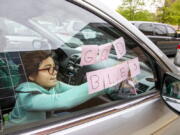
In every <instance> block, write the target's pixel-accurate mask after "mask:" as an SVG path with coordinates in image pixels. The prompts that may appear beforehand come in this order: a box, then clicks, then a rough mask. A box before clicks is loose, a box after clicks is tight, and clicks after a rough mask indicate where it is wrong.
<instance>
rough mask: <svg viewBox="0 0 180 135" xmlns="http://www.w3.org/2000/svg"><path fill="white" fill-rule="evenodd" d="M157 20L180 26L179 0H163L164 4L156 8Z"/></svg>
mask: <svg viewBox="0 0 180 135" xmlns="http://www.w3.org/2000/svg"><path fill="white" fill-rule="evenodd" d="M157 20H158V21H160V22H162V23H169V24H173V25H178V26H180V0H165V4H164V6H163V7H161V8H159V9H158V12H157Z"/></svg>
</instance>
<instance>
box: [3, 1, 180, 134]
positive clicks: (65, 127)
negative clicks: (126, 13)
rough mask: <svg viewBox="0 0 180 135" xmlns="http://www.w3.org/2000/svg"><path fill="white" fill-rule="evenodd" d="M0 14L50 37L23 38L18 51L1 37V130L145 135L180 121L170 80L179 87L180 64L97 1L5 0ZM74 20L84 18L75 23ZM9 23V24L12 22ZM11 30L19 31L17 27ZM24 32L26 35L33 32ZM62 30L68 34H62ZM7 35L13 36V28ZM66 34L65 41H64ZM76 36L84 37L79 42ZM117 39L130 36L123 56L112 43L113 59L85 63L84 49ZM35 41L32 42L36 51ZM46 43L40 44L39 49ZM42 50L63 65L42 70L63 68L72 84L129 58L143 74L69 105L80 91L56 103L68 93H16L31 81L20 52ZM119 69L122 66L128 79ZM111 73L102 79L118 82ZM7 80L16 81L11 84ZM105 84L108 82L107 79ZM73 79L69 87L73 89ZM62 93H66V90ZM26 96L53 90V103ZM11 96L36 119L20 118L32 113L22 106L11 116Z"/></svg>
mask: <svg viewBox="0 0 180 135" xmlns="http://www.w3.org/2000/svg"><path fill="white" fill-rule="evenodd" d="M0 17H1V18H3V19H7V20H9V21H12V22H14V23H17V24H18V25H22V26H25V27H26V28H28V29H31V31H33V32H35V33H38V35H40V37H43V40H44V41H47V43H43V42H39V40H36V41H35V42H33V43H32V42H24V40H18V41H19V42H20V44H19V46H20V45H21V44H23V46H21V47H17V49H15V48H14V50H13V51H12V50H11V48H5V49H4V47H5V46H6V44H5V43H3V42H0V43H1V44H0V47H1V49H0V62H1V64H3V66H1V65H0V71H2V72H0V73H1V74H3V73H4V71H7V73H6V74H5V73H4V74H3V75H4V76H2V77H0V134H5V135H6V134H13V135H15V134H54V135H55V134H56V135H100V134H102V135H119V134H122V135H129V134H136V135H140V134H156V133H157V134H158V133H159V132H160V131H162V130H163V129H164V127H166V126H170V125H171V123H172V122H176V123H177V124H180V121H179V120H178V115H177V114H176V113H178V112H179V111H178V107H179V105H178V104H177V102H175V101H178V100H176V99H172V98H174V97H172V96H174V93H175V94H176V98H178V96H177V95H178V92H177V91H178V89H177V88H178V87H171V85H172V86H178V84H179V81H180V78H178V77H179V75H178V70H177V68H176V67H175V65H174V64H173V63H172V62H171V61H170V60H169V59H168V57H167V56H166V55H165V54H164V53H163V52H162V51H161V50H160V49H159V48H158V47H157V46H156V45H155V44H154V43H153V42H152V41H151V40H150V39H148V38H147V36H145V35H144V34H143V33H142V32H140V31H139V30H138V29H137V28H136V27H135V26H134V25H132V24H131V23H130V22H129V21H128V20H126V19H125V18H124V17H122V16H121V15H119V14H118V13H116V12H114V11H112V10H111V9H109V8H107V7H106V6H104V5H103V4H102V3H101V2H99V1H98V0H68V1H67V0H59V1H58V0H26V1H25V0H16V1H12V0H1V1H0ZM74 20H75V21H76V22H78V24H77V23H74ZM68 22H69V24H71V23H72V22H73V25H69V27H70V28H68V29H69V30H67V29H63V26H65V24H66V25H67V23H68ZM79 22H82V23H83V26H82V27H81V26H79ZM3 28H4V29H5V30H6V29H8V27H3ZM18 28H19V27H18ZM10 29H12V30H13V29H14V27H13V28H10ZM21 33H22V34H23V35H24V36H25V35H26V33H23V32H21ZM62 33H65V35H64V36H62V35H63V34H62ZM4 35H5V36H7V34H6V33H4ZM35 37H36V36H35ZM120 37H121V38H120ZM64 38H66V39H65V40H63V39H64ZM75 38H76V39H77V40H76V41H75V42H72V40H73V41H74V39H75ZM21 39H23V36H21ZM117 39H124V42H125V47H124V51H125V54H124V55H123V56H122V57H120V58H118V57H117V54H116V52H114V50H115V49H114V48H115V47H113V46H112V51H111V52H110V54H109V56H108V57H107V59H106V60H104V61H98V62H97V63H95V64H91V65H86V66H81V65H80V62H81V60H82V58H81V56H82V49H81V48H82V47H84V46H85V45H86V46H87V45H98V46H95V47H98V50H100V49H99V48H101V49H102V48H103V47H104V46H105V45H107V43H108V44H111V45H112V44H113V43H114V41H117ZM1 40H2V39H1V38H0V41H1ZM17 46H18V45H17ZM29 46H30V47H32V49H31V50H30V49H29ZM39 46H41V47H40V48H39ZM19 48H20V49H19ZM90 48H91V46H90ZM121 49H122V48H117V49H116V50H118V51H121ZM37 50H45V51H48V52H52V57H53V59H54V61H55V64H56V65H57V66H58V67H59V68H55V67H56V66H55V65H54V64H53V65H52V63H51V64H50V65H49V64H48V65H47V68H46V69H38V71H37V72H38V73H39V72H40V71H41V72H42V73H46V74H47V73H48V75H49V74H50V70H53V72H54V71H55V70H57V71H58V72H59V73H58V74H57V79H59V80H60V81H62V82H64V83H67V84H69V85H80V84H83V83H85V82H87V77H86V74H87V73H89V72H91V71H97V70H100V71H102V70H105V69H110V70H109V71H112V68H113V73H114V67H116V66H118V65H119V64H124V63H126V65H127V62H128V61H129V62H130V61H131V60H134V59H136V60H138V61H137V63H138V65H139V66H140V72H138V73H139V74H138V75H137V76H133V77H132V76H131V78H128V79H129V80H124V81H123V82H121V83H119V84H118V85H116V86H114V85H113V86H114V87H112V92H109V93H106V94H104V95H101V96H97V97H95V98H92V99H91V100H88V101H87V102H85V103H82V104H79V105H78V106H74V107H69V108H68V105H67V104H66V103H67V102H66V101H68V102H70V101H72V99H73V96H74V95H76V96H77V95H79V96H81V95H80V94H76V93H75V94H74V95H73V94H67V98H66V99H64V100H65V101H64V100H63V102H56V101H57V98H58V97H60V96H61V93H60V94H59V93H56V91H54V89H49V90H48V91H46V89H44V91H45V92H47V93H48V94H46V93H42V92H39V90H38V89H39V88H37V89H33V91H31V90H30V89H29V87H27V91H26V89H25V90H24V91H17V89H16V88H17V86H18V85H19V84H21V83H22V82H21V81H23V82H24V81H25V82H27V81H29V80H28V78H29V75H28V74H29V73H28V72H27V71H26V70H25V68H24V67H25V66H24V65H25V63H24V61H23V60H22V57H21V56H22V54H23V53H26V52H29V51H33V52H36V51H37ZM90 52H91V51H90ZM105 52H106V51H105ZM103 53H104V52H103ZM86 54H89V52H87V53H86ZM34 56H36V55H34ZM93 56H94V55H92V54H91V55H88V60H92V57H93ZM98 57H99V54H98V56H97V58H98ZM51 60H52V59H51ZM26 62H29V64H32V61H30V60H29V61H28V60H27V59H26ZM37 64H38V63H37ZM40 64H41V63H40ZM129 65H130V64H129ZM131 65H132V64H131ZM36 66H37V65H36ZM132 67H135V68H136V66H134V65H132V66H127V68H122V69H121V70H117V72H118V73H117V74H116V75H114V76H116V77H117V78H120V79H121V78H123V77H122V76H123V75H124V70H126V71H127V69H128V73H127V72H126V73H125V75H124V76H126V77H127V76H128V74H129V71H130V70H129V69H130V68H132ZM137 67H138V66H137ZM17 68H18V69H19V70H16V72H15V69H17ZM118 69H119V68H118ZM136 69H137V68H136ZM120 72H122V76H121V77H120V74H119V73H120ZM33 73H34V72H33ZM54 73H57V72H54ZM100 73H102V72H100ZM105 75H106V77H105ZM109 75H111V74H108V76H107V74H106V72H105V71H104V72H103V73H102V74H100V78H101V79H102V80H103V82H104V83H103V86H102V87H104V86H106V85H107V84H110V85H112V83H111V80H110V79H112V78H110V76H109ZM15 77H21V80H20V81H19V80H18V81H19V82H18V83H14V78H15ZM30 77H32V76H30ZM33 77H34V74H33ZM107 77H109V78H108V79H107V80H105V79H104V78H107ZM111 77H112V76H111ZM7 78H8V79H7ZM55 78H56V76H54V77H51V80H52V81H53V80H55ZM92 78H93V77H92ZM117 78H116V79H117ZM96 79H97V80H96ZM4 80H5V81H8V82H9V83H5V82H4ZM32 81H33V80H32ZM93 82H95V83H96V85H97V86H99V83H98V82H99V78H95V80H93ZM174 82H175V83H176V84H175V85H174ZM100 83H101V84H102V82H100ZM127 83H128V84H127ZM36 85H37V84H36ZM69 85H68V86H67V87H70V86H69ZM127 86H131V87H133V88H134V89H133V91H130V90H129V91H128V87H127ZM39 87H40V86H39ZM131 87H130V88H131ZM57 88H58V87H57ZM126 88H127V89H126ZM51 90H53V91H51ZM86 90H87V89H86ZM131 90H132V89H131ZM9 91H11V95H8V92H9ZM59 91H60V92H62V93H63V92H66V91H67V90H66V89H63V90H62V91H61V90H59ZM169 91H170V92H169ZM85 92H87V91H85ZM49 93H51V94H49ZM160 93H161V94H162V93H163V95H162V96H164V97H163V98H161V95H160ZM19 94H24V95H25V96H26V97H27V99H31V96H35V97H39V96H40V97H41V98H43V97H47V96H48V99H52V100H50V101H52V102H51V103H50V104H48V107H49V108H48V109H47V108H46V107H44V106H46V104H45V103H44V102H43V101H45V100H46V99H43V100H41V101H39V100H40V99H39V98H36V102H33V101H32V102H28V103H25V102H22V101H24V100H26V98H23V99H22V100H19ZM2 95H4V96H2ZM49 95H50V96H49ZM59 95H60V96H59ZM61 97H62V96H61ZM171 97H172V98H171ZM12 98H13V99H14V100H16V99H18V103H19V104H18V103H17V104H16V107H17V108H16V109H17V110H18V108H21V109H22V108H23V109H25V110H28V111H29V113H28V114H30V115H31V114H32V115H34V117H33V120H32V121H31V119H30V121H27V123H22V121H21V120H19V119H21V118H22V117H18V116H19V115H18V114H19V113H21V114H22V116H23V115H27V114H26V113H24V112H23V111H22V112H21V111H15V113H14V123H13V122H12V123H11V121H9V119H8V118H9V117H8V115H9V113H10V112H11V110H12V109H13V108H14V106H13V104H10V101H11V99H12ZM61 99H62V98H61ZM170 99H172V100H170ZM73 101H74V100H73ZM14 102H15V101H14ZM34 103H35V104H34ZM36 103H37V104H38V103H41V104H40V105H41V107H40V108H41V109H42V110H41V109H39V108H38V107H37V106H36V105H37V104H36ZM43 103H44V104H43ZM64 103H65V104H64ZM166 103H174V104H175V105H176V106H173V105H174V104H173V105H172V106H171V105H170V104H169V105H168V107H167V105H166ZM61 104H63V105H62V106H63V107H59V108H56V110H52V109H53V108H54V107H52V106H51V105H53V106H55V105H58V106H60V105H61ZM38 105H39V104H38ZM34 106H36V107H35V109H29V108H31V107H34ZM169 108H170V109H169ZM172 110H173V111H175V112H176V113H174V112H173V111H172ZM37 112H38V113H39V112H40V113H39V114H43V115H39V116H42V119H41V120H40V119H39V116H38V118H37V117H36V116H37V115H35V114H36V113H37ZM41 112H42V113H41ZM16 115H17V117H16ZM16 118H17V119H18V120H17V119H16ZM16 120H17V121H16ZM23 120H24V119H23ZM25 120H26V119H25ZM177 130H179V128H177V129H176V131H177ZM171 133H172V132H171ZM171 133H170V135H171Z"/></svg>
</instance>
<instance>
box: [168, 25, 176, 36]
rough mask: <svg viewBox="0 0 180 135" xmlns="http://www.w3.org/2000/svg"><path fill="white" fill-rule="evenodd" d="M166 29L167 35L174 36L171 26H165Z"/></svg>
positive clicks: (174, 32)
mask: <svg viewBox="0 0 180 135" xmlns="http://www.w3.org/2000/svg"><path fill="white" fill-rule="evenodd" d="M167 30H168V36H171V37H175V35H176V31H175V30H174V29H173V28H172V27H170V26H167Z"/></svg>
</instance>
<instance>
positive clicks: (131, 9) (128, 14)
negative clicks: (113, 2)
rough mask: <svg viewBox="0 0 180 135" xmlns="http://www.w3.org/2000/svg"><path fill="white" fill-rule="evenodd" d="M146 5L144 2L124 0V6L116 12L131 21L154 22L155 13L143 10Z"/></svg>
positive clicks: (140, 0) (142, 0)
mask: <svg viewBox="0 0 180 135" xmlns="http://www.w3.org/2000/svg"><path fill="white" fill-rule="evenodd" d="M144 5H145V4H144V0H123V3H122V5H121V6H119V7H118V8H117V10H116V11H117V12H118V13H120V14H121V15H123V16H124V17H125V18H126V19H128V20H131V21H134V20H136V21H137V20H138V21H154V18H155V17H154V14H153V13H150V12H149V11H147V10H142V7H143V6H144Z"/></svg>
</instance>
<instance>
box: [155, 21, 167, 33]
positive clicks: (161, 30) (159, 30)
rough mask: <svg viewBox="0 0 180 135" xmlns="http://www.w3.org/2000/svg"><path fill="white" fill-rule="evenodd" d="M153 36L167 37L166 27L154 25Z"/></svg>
mask: <svg viewBox="0 0 180 135" xmlns="http://www.w3.org/2000/svg"><path fill="white" fill-rule="evenodd" d="M155 34H156V35H159V36H167V30H166V27H165V26H164V25H161V24H155Z"/></svg>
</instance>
